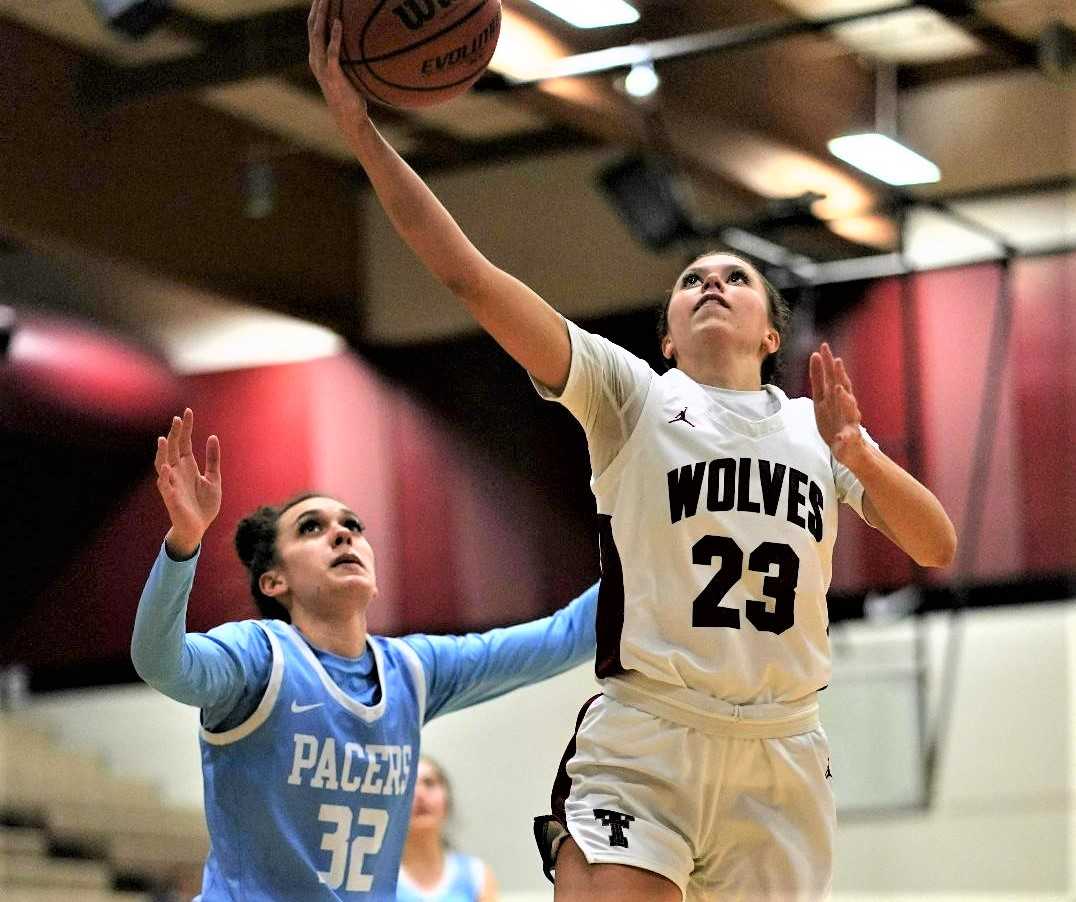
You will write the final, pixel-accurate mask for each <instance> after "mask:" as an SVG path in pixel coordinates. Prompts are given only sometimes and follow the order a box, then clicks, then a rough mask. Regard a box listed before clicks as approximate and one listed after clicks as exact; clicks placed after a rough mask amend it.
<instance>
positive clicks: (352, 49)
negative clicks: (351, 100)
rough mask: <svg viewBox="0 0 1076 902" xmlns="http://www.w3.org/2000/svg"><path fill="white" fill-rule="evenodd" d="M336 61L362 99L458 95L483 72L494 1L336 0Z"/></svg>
mask: <svg viewBox="0 0 1076 902" xmlns="http://www.w3.org/2000/svg"><path fill="white" fill-rule="evenodd" d="M338 3H339V5H337V4H332V5H333V6H336V8H337V9H339V10H340V12H339V16H340V19H341V20H342V23H343V36H342V43H341V47H340V65H341V66H342V67H343V70H344V71H345V72H346V73H347V75H348V78H350V79H351V82H352V84H354V85H355V87H356V88H358V89H359V90H360V91H361V92H362V93H363V94H364V95H365V96H367V97H369V98H370V99H371V100H376V101H378V102H379V103H385V104H389V105H390V106H399V107H423V106H432V105H433V104H435V103H443V102H444V101H446V100H450V99H451V98H453V97H455V96H457V95H458V94H462V93H463V92H464V91H466V90H467V89H468V88H469V87H470V86H471V85H473V84H474V83H475V81H476V80H477V79H478V77H479V76H480V75H481V74H482V73H483V72H485V70H486V66H488V65H489V61H490V59H491V58H492V57H493V51H494V49H496V47H497V38H498V36H499V35H500V30H501V0H338Z"/></svg>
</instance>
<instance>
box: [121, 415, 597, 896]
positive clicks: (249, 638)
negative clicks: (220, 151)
mask: <svg viewBox="0 0 1076 902" xmlns="http://www.w3.org/2000/svg"><path fill="white" fill-rule="evenodd" d="M193 428H194V415H193V414H192V413H191V411H190V410H187V411H185V412H184V415H183V417H182V419H181V418H179V417H176V418H174V419H173V421H172V426H171V429H170V430H169V433H168V436H167V437H166V438H160V439H159V440H158V447H157V455H156V460H155V466H156V470H157V474H158V478H157V487H158V490H159V491H160V494H161V497H162V499H163V500H164V504H165V507H166V508H167V510H168V514H169V517H170V518H171V528H170V529H169V531H168V534H167V536H166V537H165V541H164V545H163V547H162V549H161V553H160V554H159V556H158V558H157V561H156V563H155V564H154V566H153V570H152V572H151V573H150V577H149V581H148V582H147V584H146V587H145V590H144V591H143V593H142V598H141V601H140V602H139V606H138V613H137V615H136V618H135V626H134V636H133V639H132V647H131V653H132V659H133V661H134V664H135V667H136V669H137V670H138V673H139V674H140V675H141V676H142V678H143V679H145V680H146V682H147V683H149V684H150V685H151V686H153V687H155V688H156V689H158V690H159V691H160V692H162V693H164V694H165V695H167V696H169V697H170V698H173V699H175V700H176V701H179V702H182V703H184V704H188V705H194V706H197V707H198V708H200V709H201V720H202V729H201V731H200V733H201V750H202V771H203V777H204V786H205V806H206V821H207V823H208V826H209V837H210V853H209V857H208V860H207V861H206V865H205V871H204V877H203V888H202V894H201V896H200V898H201V899H202V900H203V902H220V900H236V902H240V900H241V902H284V900H287V902H321V900H326V902H329V900H392V899H395V894H396V882H397V875H398V872H399V867H400V857H401V853H402V849H403V845H404V841H405V837H406V835H407V825H408V820H409V818H410V814H411V799H412V795H413V793H414V788H415V774H416V768H417V765H418V759H419V730H420V728H421V727H422V725H423V724H424V723H426V722H428V721H429V720H431V719H432V718H434V717H437V716H439V715H441V714H446V713H448V712H450V711H456V710H460V709H461V708H466V707H468V706H470V705H474V704H478V703H479V702H482V701H485V700H487V699H491V698H495V697H497V696H499V695H501V694H503V693H505V692H508V691H510V690H512V689H515V688H517V687H519V686H524V685H527V684H529V683H534V682H536V681H538V680H542V679H545V678H547V677H551V676H554V675H555V674H558V673H561V672H563V671H564V670H567V669H568V668H570V667H572V666H574V665H576V664H579V663H581V662H582V661H584V660H588V659H589V658H590V657H591V656H592V655H593V652H594V616H595V604H596V597H597V588H596V587H592V588H591V589H589V590H588V591H587V592H586V593H584V594H583V595H582V596H581V597H580V598H578V599H576V600H575V601H573V602H572V603H571V604H570V605H569V606H568V607H567V608H565V609H563V610H561V611H558V612H557V613H556V614H554V615H553V616H551V617H547V618H545V619H542V620H537V621H533V622H531V623H526V624H522V625H520V626H515V627H509V628H506V629H498V630H492V631H490V632H487V633H483V634H481V635H476V634H472V635H468V636H422V635H415V636H407V637H405V638H403V639H385V638H380V637H377V636H371V635H369V633H368V632H367V629H366V612H367V609H368V607H369V605H370V603H371V602H372V601H373V600H374V598H375V597H376V596H377V576H376V569H375V559H374V552H373V549H372V548H371V547H370V543H369V542H368V541H367V540H366V537H365V535H364V533H363V526H362V523H361V522H360V520H359V519H358V517H357V516H356V515H355V514H354V513H352V511H351V510H349V509H348V507H347V506H346V505H345V504H343V503H342V502H340V501H338V500H337V499H335V498H329V497H324V496H320V495H304V496H301V497H299V498H297V499H294V500H293V501H290V502H287V503H285V504H283V505H280V506H279V507H263V508H260V509H259V510H257V511H256V512H255V513H254V514H252V515H250V516H249V517H247V518H246V519H244V520H243V521H242V522H241V523H240V524H239V528H238V530H237V532H236V548H237V550H238V552H239V556H240V558H241V559H242V561H243V563H244V564H245V565H246V567H247V569H248V570H249V573H250V582H251V589H252V592H253V595H254V599H255V602H256V603H257V605H258V607H259V608H260V609H261V612H262V614H263V617H264V619H261V620H246V621H242V622H238V623H226V624H224V625H222V626H219V627H217V628H216V629H213V630H210V631H209V632H208V633H205V634H199V633H190V634H187V633H185V631H184V629H185V621H186V604H187V597H188V595H189V593H190V589H191V585H192V583H193V580H194V571H195V566H196V564H197V558H198V551H199V548H200V547H201V542H202V537H203V535H204V534H205V531H206V530H207V529H208V528H209V526H210V524H211V523H212V522H213V520H214V519H215V518H216V516H217V514H218V512H219V510H220V498H221V470H220V444H219V442H218V440H217V438H216V436H210V438H209V440H208V442H207V443H206V465H205V472H204V473H202V472H200V470H199V467H198V464H197V462H196V460H195V457H194V453H193V449H192V446H191V434H192V431H193ZM478 742H480V739H479V738H478V737H476V743H478Z"/></svg>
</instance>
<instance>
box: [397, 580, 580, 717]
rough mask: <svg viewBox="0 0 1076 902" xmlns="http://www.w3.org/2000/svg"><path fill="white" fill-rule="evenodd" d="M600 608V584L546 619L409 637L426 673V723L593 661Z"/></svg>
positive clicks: (407, 641) (406, 637)
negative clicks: (463, 633) (461, 632)
mask: <svg viewBox="0 0 1076 902" xmlns="http://www.w3.org/2000/svg"><path fill="white" fill-rule="evenodd" d="M597 604H598V584H597V583H595V584H594V585H593V586H591V587H590V588H589V589H587V590H586V592H584V593H583V594H582V595H580V596H579V597H578V598H576V599H575V600H574V601H573V602H572V603H571V604H570V605H568V606H567V607H566V608H562V609H561V610H559V611H557V612H556V613H555V614H553V615H552V616H550V617H544V618H542V619H541V620H532V621H531V622H530V623H522V624H520V625H519V626H509V627H504V628H502V629H495V630H490V631H489V632H487V633H470V634H469V635H466V636H424V635H415V636H405V637H404V639H403V641H404V642H406V643H407V644H408V645H409V646H410V647H411V648H413V649H414V650H415V653H416V654H417V655H418V657H419V660H420V661H421V662H422V668H423V670H424V671H425V674H426V721H427V722H429V721H430V720H433V718H435V717H438V716H439V715H441V714H448V713H449V712H450V711H459V710H462V709H463V708H468V707H470V706H471V705H477V704H479V703H480V702H485V701H489V700H490V699H493V698H497V697H498V696H500V695H504V694H505V693H506V692H511V691H512V690H513V689H518V688H519V687H520V686H528V685H530V684H531V683H537V682H540V681H541V680H546V679H549V678H550V677H553V676H556V675H557V674H558V673H563V672H564V671H565V670H569V669H571V668H572V667H575V666H576V665H577V664H581V663H583V662H584V661H587V660H592V659H593V657H594V618H595V614H596V612H597Z"/></svg>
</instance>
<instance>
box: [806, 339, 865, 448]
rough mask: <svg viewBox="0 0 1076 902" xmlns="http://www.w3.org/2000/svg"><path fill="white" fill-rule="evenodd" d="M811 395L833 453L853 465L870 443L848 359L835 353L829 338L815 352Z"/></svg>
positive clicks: (818, 419) (816, 418) (822, 429)
mask: <svg viewBox="0 0 1076 902" xmlns="http://www.w3.org/2000/svg"><path fill="white" fill-rule="evenodd" d="M811 397H812V398H814V418H815V422H816V423H817V424H818V432H819V434H820V435H821V436H822V439H823V441H825V443H826V444H827V445H829V448H830V450H831V451H832V452H833V456H834V457H836V458H837V460H838V461H840V462H841V463H842V464H844V465H845V466H850V465H851V464H852V463H853V462H854V459H855V457H856V455H858V454H860V453H861V452H862V451H863V450H864V449H865V447H866V442H865V441H864V440H863V433H862V432H861V431H860V428H859V423H860V416H859V405H858V404H856V396H855V395H854V394H853V393H852V380H851V379H849V378H848V373H847V371H846V370H845V368H844V361H842V360H841V358H840V357H834V356H833V352H832V351H831V350H830V349H829V345H828V344H826V343H825V342H823V343H822V347H820V348H819V349H818V350H817V351H815V352H814V353H813V354H812V355H811Z"/></svg>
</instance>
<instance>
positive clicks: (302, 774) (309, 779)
mask: <svg viewBox="0 0 1076 902" xmlns="http://www.w3.org/2000/svg"><path fill="white" fill-rule="evenodd" d="M293 740H294V743H295V747H294V751H293V754H292V760H291V773H290V774H289V775H288V783H290V784H291V785H292V786H302V785H304V784H305V785H307V786H312V787H313V788H314V789H332V790H336V789H342V790H343V791H344V792H362V793H367V794H369V795H385V796H388V795H394V796H398V795H403V794H404V793H405V792H406V791H407V784H408V780H409V779H410V777H411V746H410V745H402V746H401V745H376V744H374V743H368V744H367V745H362V744H361V743H358V742H345V743H344V745H343V747H342V748H337V745H336V740H335V739H334V738H333V737H332V736H329V737H327V738H325V739H324V740H323V741H322V740H319V738H318V737H317V736H311V735H309V734H307V733H296V734H295V735H294V737H293Z"/></svg>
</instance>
